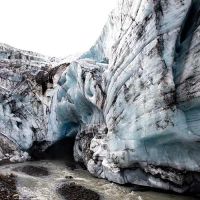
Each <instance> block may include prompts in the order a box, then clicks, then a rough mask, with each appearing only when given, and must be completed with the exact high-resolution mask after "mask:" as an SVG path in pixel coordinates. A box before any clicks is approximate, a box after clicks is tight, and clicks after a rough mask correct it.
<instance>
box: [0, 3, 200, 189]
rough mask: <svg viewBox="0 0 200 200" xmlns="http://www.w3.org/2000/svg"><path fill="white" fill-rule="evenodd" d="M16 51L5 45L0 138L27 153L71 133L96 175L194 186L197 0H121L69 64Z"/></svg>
mask: <svg viewBox="0 0 200 200" xmlns="http://www.w3.org/2000/svg"><path fill="white" fill-rule="evenodd" d="M10 51H11V52H12V56H13V54H14V55H15V56H14V57H12V56H11V55H10ZM20 52H21V53H20V54H19V50H16V49H13V48H11V47H7V46H5V45H3V47H1V52H0V65H1V69H0V70H1V71H0V78H1V80H0V81H1V83H2V84H1V87H0V88H1V90H0V92H1V93H0V94H2V97H1V100H0V109H1V114H0V115H1V116H0V136H1V134H2V136H4V137H7V138H8V139H10V140H11V141H12V142H13V143H14V144H15V145H17V146H19V148H20V149H21V150H24V151H26V150H28V149H29V148H30V147H31V146H32V145H33V143H34V142H35V141H49V142H50V143H49V145H50V144H52V143H54V142H56V141H58V140H61V139H63V138H67V137H70V138H74V139H75V144H74V159H75V161H77V162H81V163H83V164H84V165H85V166H86V168H87V169H88V171H89V172H90V173H91V174H93V175H95V176H97V177H99V178H106V179H108V180H109V181H112V182H116V183H119V184H126V183H131V184H136V185H143V186H149V187H153V188H161V189H165V190H172V191H175V192H179V193H183V192H192V193H193V192H199V186H200V157H199V150H200V143H199V141H200V86H199V85H200V81H199V80H200V79H199V67H200V1H199V0H119V1H118V5H117V6H116V8H115V9H114V10H113V11H112V13H111V14H110V16H109V19H108V21H107V23H106V25H105V26H104V29H103V31H102V34H101V35H100V37H99V39H98V40H97V42H96V43H95V44H94V46H93V47H91V49H90V50H89V51H88V52H85V53H83V54H82V55H81V56H79V57H78V58H76V59H74V60H73V61H70V64H69V63H68V62H66V60H65V61H60V60H59V59H56V58H49V57H44V56H42V55H40V54H36V53H32V52H26V51H20ZM18 54H19V55H20V56H19V55H18ZM27 54H28V55H27ZM31 58H32V59H31ZM17 61H20V62H19V63H17ZM22 61H23V62H22ZM15 62H16V63H15ZM27 62H28V64H27ZM19 66H21V67H19ZM19 69H20V70H19ZM26 74H28V75H26ZM24 77H25V79H24ZM24 81H25V82H24ZM19 88H20V90H19ZM10 91H12V92H11V93H10ZM13 91H14V92H13ZM15 91H16V92H15ZM18 93H20V94H18ZM3 95H7V96H6V98H5V96H4V97H3ZM9 98H11V99H9ZM13 101H15V103H13ZM13 104H14V105H13ZM13 107H17V108H19V110H20V112H21V113H19V112H16V108H15V109H14V111H15V112H14V111H13ZM24 116H25V117H24ZM0 151H1V149H0ZM0 156H1V155H0Z"/></svg>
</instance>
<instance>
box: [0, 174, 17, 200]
mask: <svg viewBox="0 0 200 200" xmlns="http://www.w3.org/2000/svg"><path fill="white" fill-rule="evenodd" d="M18 199H19V195H18V193H17V188H16V180H15V176H14V175H13V174H11V175H2V174H0V200H18Z"/></svg>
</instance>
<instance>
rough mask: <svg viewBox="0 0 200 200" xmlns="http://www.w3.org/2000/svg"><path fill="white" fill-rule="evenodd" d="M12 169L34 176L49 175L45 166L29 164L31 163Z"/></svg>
mask: <svg viewBox="0 0 200 200" xmlns="http://www.w3.org/2000/svg"><path fill="white" fill-rule="evenodd" d="M14 170H15V171H20V172H23V173H25V174H28V175H30V176H36V177H40V176H48V175H49V171H48V169H47V168H45V167H36V166H31V165H26V166H23V167H17V168H15V169H14Z"/></svg>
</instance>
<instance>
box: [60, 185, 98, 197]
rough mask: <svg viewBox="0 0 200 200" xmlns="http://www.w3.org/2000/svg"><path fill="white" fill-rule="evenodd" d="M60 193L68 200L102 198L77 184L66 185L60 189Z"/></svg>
mask: <svg viewBox="0 0 200 200" xmlns="http://www.w3.org/2000/svg"><path fill="white" fill-rule="evenodd" d="M58 193H59V194H60V195H62V196H63V197H64V199H66V200H68V199H70V200H99V199H100V196H99V195H98V194H97V193H96V192H94V191H92V190H89V189H86V188H85V187H83V186H80V185H76V184H75V183H65V184H62V185H61V186H60V187H59V188H58Z"/></svg>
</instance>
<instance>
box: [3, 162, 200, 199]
mask: <svg viewBox="0 0 200 200" xmlns="http://www.w3.org/2000/svg"><path fill="white" fill-rule="evenodd" d="M26 165H32V166H42V167H47V168H48V170H49V172H50V174H49V176H46V177H33V176H29V175H26V174H24V173H22V172H16V171H14V170H13V169H14V168H16V167H22V166H26ZM0 171H1V173H10V172H13V173H14V174H16V175H17V188H18V191H19V193H20V195H21V196H20V199H22V200H61V199H62V197H61V196H60V195H59V194H57V193H56V188H57V186H58V185H59V184H61V183H62V182H65V181H66V179H65V178H64V177H65V176H72V177H73V179H72V180H70V181H73V182H75V183H77V184H79V185H82V186H85V187H86V188H88V189H91V190H93V191H95V192H97V193H99V194H100V196H101V199H102V200H171V199H174V200H197V199H198V198H195V197H187V196H181V195H175V194H167V193H160V192H152V191H144V192H133V191H132V188H131V187H126V186H121V185H117V184H114V183H110V182H108V181H106V180H104V179H97V178H95V177H93V176H91V175H90V174H89V172H87V171H85V170H82V169H75V170H70V169H68V168H66V165H65V163H63V162H60V161H37V162H26V163H19V164H13V165H6V166H1V167H0Z"/></svg>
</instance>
